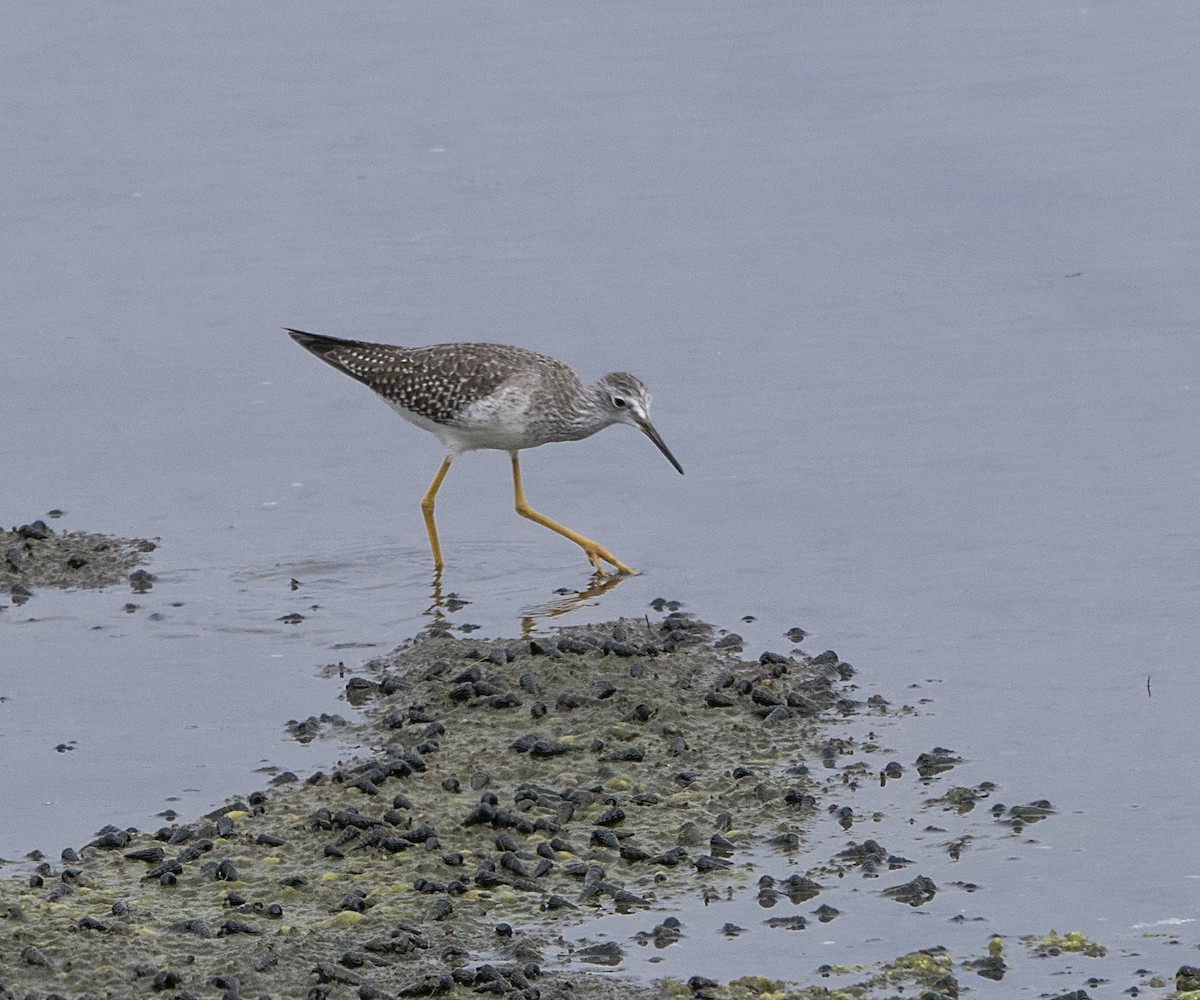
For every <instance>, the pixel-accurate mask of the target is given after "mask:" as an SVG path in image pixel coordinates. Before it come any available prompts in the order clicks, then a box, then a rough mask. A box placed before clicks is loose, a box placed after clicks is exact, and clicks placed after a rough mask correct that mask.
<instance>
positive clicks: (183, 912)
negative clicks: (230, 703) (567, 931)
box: [0, 613, 848, 997]
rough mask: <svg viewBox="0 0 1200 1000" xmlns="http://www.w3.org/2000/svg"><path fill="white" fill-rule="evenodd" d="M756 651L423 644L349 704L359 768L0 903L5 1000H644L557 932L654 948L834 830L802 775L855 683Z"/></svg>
mask: <svg viewBox="0 0 1200 1000" xmlns="http://www.w3.org/2000/svg"><path fill="white" fill-rule="evenodd" d="M714 638H716V640H717V642H716V645H714ZM737 651H738V644H737V642H736V638H734V639H732V640H731V639H730V638H729V637H724V638H722V637H719V636H717V637H714V635H713V632H712V630H711V629H710V628H709V627H708V626H707V625H703V624H702V623H699V622H696V621H694V620H693V619H691V618H690V617H688V616H687V615H684V614H678V613H676V614H670V615H667V616H666V617H665V618H663V619H662V620H661V621H658V622H656V623H654V624H649V623H648V622H647V621H641V620H634V621H622V622H616V623H609V624H607V625H604V626H597V627H594V628H583V629H569V630H565V631H564V632H562V633H561V634H560V635H559V636H557V637H555V638H554V639H541V640H538V639H535V640H533V641H532V642H519V641H515V640H514V641H507V642H506V641H499V642H495V641H493V642H481V641H474V640H471V639H460V638H453V637H451V635H450V634H449V633H448V632H446V631H433V632H431V633H429V634H426V635H423V636H422V637H420V638H418V639H416V640H414V641H413V642H411V643H409V644H408V645H407V646H406V647H404V648H403V649H401V650H399V651H398V652H396V653H395V654H393V655H392V656H389V657H386V658H380V659H376V660H373V661H371V662H370V663H368V664H367V665H366V666H365V668H364V669H363V670H362V671H361V672H360V673H359V674H358V675H357V676H354V677H352V678H350V679H349V681H348V683H347V697H348V698H349V699H350V700H351V701H352V702H354V703H357V704H358V705H360V706H361V707H362V712H361V715H360V717H359V718H358V719H357V720H355V721H352V722H350V724H349V727H345V726H343V727H339V737H340V738H342V739H343V740H344V739H345V737H346V732H347V728H349V729H351V730H352V731H353V732H354V734H355V735H356V736H357V738H358V739H359V740H360V741H361V743H362V746H363V748H364V754H363V756H362V757H360V758H357V759H353V760H348V761H345V762H342V763H341V764H339V765H338V766H336V767H334V768H332V769H330V770H328V771H326V772H318V773H315V774H312V775H308V776H305V777H303V778H301V777H299V776H297V775H293V774H290V773H283V774H277V775H275V776H274V778H273V779H272V780H271V782H270V784H269V786H268V787H267V788H265V789H264V790H261V791H258V792H255V793H254V794H252V795H248V796H246V797H245V798H243V799H239V800H236V801H233V802H230V803H229V804H228V805H227V806H225V807H223V808H222V809H220V810H218V811H217V812H215V813H213V814H211V815H209V816H207V817H205V818H204V819H202V820H200V821H197V822H194V823H186V824H173V825H170V826H165V827H164V828H162V829H161V830H158V831H146V832H137V831H133V830H127V829H119V828H116V827H108V828H105V829H104V830H102V831H100V833H99V835H98V836H97V838H96V839H95V840H94V841H93V842H92V843H90V844H89V845H87V846H85V847H83V848H82V849H81V850H79V851H78V852H66V853H65V857H64V858H63V860H62V862H61V863H55V864H50V863H48V862H43V863H42V864H41V865H40V866H39V868H38V870H37V871H36V872H35V873H34V874H33V875H32V876H25V877H21V878H12V879H9V880H7V881H6V882H4V883H2V884H0V897H2V898H0V918H2V919H0V970H3V973H2V974H0V984H2V987H3V988H2V989H0V996H5V997H7V996H24V995H26V994H27V993H33V994H34V995H37V996H48V995H51V994H53V993H58V994H60V995H70V996H88V997H102V996H103V997H109V996H112V997H115V996H129V995H136V996H141V995H146V996H152V995H164V994H165V995H170V996H189V995H192V996H205V995H225V996H237V995H247V996H263V995H267V996H279V997H283V996H305V995H309V996H320V997H351V996H354V997H360V996H361V997H369V996H378V997H386V996H415V995H432V994H438V995H456V994H461V995H463V996H467V995H474V994H475V993H477V992H479V991H483V992H490V993H498V994H501V995H510V994H514V993H515V994H518V995H527V996H530V997H533V996H537V995H539V994H540V995H541V996H556V995H566V993H565V992H564V991H572V990H573V987H572V985H571V984H572V983H574V984H575V985H576V986H578V985H580V984H583V983H586V984H587V995H598V994H597V993H596V992H595V991H599V990H611V991H612V992H613V995H623V996H636V995H638V993H639V991H640V990H641V989H642V988H641V987H635V986H633V985H631V984H629V983H627V982H624V981H616V980H613V979H611V978H610V977H606V976H603V975H598V974H592V975H589V974H586V973H583V974H581V973H577V972H569V971H563V970H562V968H561V964H560V962H559V961H558V956H559V952H560V950H561V944H560V941H559V932H560V930H562V929H564V928H567V927H569V926H571V925H572V924H573V923H578V922H579V921H580V920H581V919H582V918H584V917H585V916H588V915H591V914H595V913H597V912H604V911H624V912H628V911H634V910H644V911H646V912H647V914H648V921H647V926H648V927H652V926H653V925H654V924H655V920H654V919H653V918H652V916H651V913H652V911H653V909H654V907H656V906H657V905H659V904H662V903H664V902H667V901H669V900H671V899H673V898H675V897H677V896H679V895H680V894H681V893H683V892H694V891H695V890H696V888H697V886H698V885H700V886H704V885H705V884H708V883H711V891H712V892H714V893H716V892H718V891H721V890H720V889H719V888H718V887H724V886H726V885H727V884H729V883H730V882H731V881H735V882H736V881H738V880H739V878H740V879H741V880H743V881H744V880H745V879H746V878H747V877H748V876H746V875H745V874H744V873H743V874H739V872H738V870H737V865H736V863H735V862H734V861H733V860H731V859H732V858H733V856H734V854H735V852H736V851H737V850H738V849H739V847H744V846H747V845H749V844H752V843H754V844H760V845H763V846H768V845H771V844H774V845H776V846H777V847H778V848H779V849H781V850H788V849H791V848H794V847H795V845H797V844H798V843H799V842H800V840H801V839H802V838H803V835H804V826H805V822H806V817H808V816H810V815H811V814H812V813H813V811H814V809H815V808H816V804H817V803H816V798H815V796H814V794H813V791H814V786H813V784H812V782H811V780H810V778H809V777H808V775H807V773H806V772H807V769H806V767H805V766H804V765H803V763H802V762H803V761H804V760H806V759H810V758H811V757H812V756H813V755H814V754H817V753H819V752H820V747H819V746H817V745H816V738H817V736H816V734H817V732H818V731H819V728H820V723H819V721H818V719H819V716H820V715H821V714H822V713H823V712H826V711H828V710H830V709H832V708H833V706H834V705H835V704H836V702H837V699H838V688H839V685H840V684H841V683H842V681H843V679H844V678H845V677H846V676H847V675H848V667H847V666H846V665H843V664H839V663H838V661H837V658H836V656H833V655H832V654H830V655H827V656H825V657H824V658H818V660H819V662H818V661H812V660H807V659H798V658H793V657H789V656H785V655H782V654H775V655H773V656H769V657H767V656H764V658H763V662H758V663H745V662H742V661H741V660H740V659H739V658H738V655H737ZM313 725H317V726H318V727H319V720H307V721H305V722H298V723H295V724H294V725H293V730H294V732H295V733H296V735H297V737H298V738H304V736H305V735H306V734H308V733H309V730H310V729H311V727H312V726H313ZM596 960H597V961H598V962H601V963H603V961H604V956H603V955H599V956H597V957H596ZM644 989H645V995H647V996H649V995H660V994H661V990H660V989H659V988H657V987H645V988H644ZM521 991H525V992H524V994H522V992H521ZM574 995H578V993H574Z"/></svg>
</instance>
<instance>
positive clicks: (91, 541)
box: [0, 510, 156, 604]
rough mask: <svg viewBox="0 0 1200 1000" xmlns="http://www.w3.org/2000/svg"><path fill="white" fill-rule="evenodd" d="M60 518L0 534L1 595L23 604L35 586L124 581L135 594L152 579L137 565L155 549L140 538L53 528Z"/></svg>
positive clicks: (55, 513) (93, 585) (55, 514)
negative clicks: (53, 523) (130, 586)
mask: <svg viewBox="0 0 1200 1000" xmlns="http://www.w3.org/2000/svg"><path fill="white" fill-rule="evenodd" d="M61 516H62V512H61V511H57V510H54V511H50V512H49V513H48V514H47V515H46V516H45V517H44V518H38V519H36V520H34V521H31V522H29V523H27V524H21V525H18V526H15V527H13V528H11V529H9V530H8V531H0V594H3V595H7V597H8V598H9V600H11V601H12V603H13V604H23V603H24V602H25V601H27V600H29V598H30V597H32V596H33V594H34V592H35V591H36V590H37V588H39V587H61V588H65V587H85V588H96V587H107V586H111V585H112V584H115V583H120V582H122V581H124V580H127V579H128V580H129V582H130V583H131V584H133V586H134V588H135V590H136V589H139V588H143V589H144V588H148V587H149V586H150V584H151V582H152V580H153V577H152V576H151V575H150V573H148V572H147V571H146V570H144V569H139V568H138V567H139V566H141V564H142V563H144V562H145V561H146V559H147V557H148V556H149V554H150V553H151V552H153V551H154V549H155V548H156V545H155V543H154V542H152V541H150V540H148V539H144V538H114V537H112V536H110V535H100V534H95V533H93V532H88V531H62V530H55V528H54V527H52V526H51V522H54V521H57V520H58V518H60V517H61Z"/></svg>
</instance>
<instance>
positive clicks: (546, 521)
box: [430, 453, 637, 576]
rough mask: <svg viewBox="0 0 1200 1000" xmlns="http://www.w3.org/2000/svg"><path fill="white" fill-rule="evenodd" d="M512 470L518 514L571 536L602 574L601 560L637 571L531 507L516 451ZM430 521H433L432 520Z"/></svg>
mask: <svg viewBox="0 0 1200 1000" xmlns="http://www.w3.org/2000/svg"><path fill="white" fill-rule="evenodd" d="M447 462H449V460H448V459H447ZM512 472H513V500H514V501H515V503H516V508H517V513H518V514H520V515H521V516H522V517H527V518H529V520H531V521H535V522H536V523H538V524H540V525H541V526H542V527H543V528H549V529H550V530H551V531H553V532H557V533H558V534H560V535H562V536H563V538H569V539H570V540H571V541H573V542H574V543H575V544H576V545H578V546H579V547H580V548H581V549H583V551H584V552H585V553H587V557H588V559H590V560H591V562H592V565H593V566H595V567H596V572H597V573H599V574H600V575H601V576H607V575H608V574H607V573H605V572H604V565H603V563H602V562H601V560H603V561H604V562H606V563H608V564H609V565H611V566H615V567H616V568H617V569H618V570H620V571H621V572H622V573H636V572H637V570H635V569H631V568H630V567H629V566H626V565H625V564H624V563H623V562H621V560H620V559H618V558H617V557H616V556H614V555H613V554H612V553H611V552H609V551H608V549H606V548H604V547H603V546H602V545H600V544H599V543H597V542H593V541H592V540H591V539H590V538H584V536H583V535H580V534H578V533H577V532H574V531H572V530H571V529H570V528H567V527H564V526H563V525H561V524H559V523H558V522H557V521H552V520H550V518H548V517H547V516H546V515H545V514H539V513H538V512H537V511H536V510H534V509H533V508H532V507H530V506H529V501H527V500H526V499H525V487H523V486H522V485H521V459H520V457H519V456H518V455H517V454H515V453H514V454H513V457H512ZM437 482H438V480H434V484H435V485H436V484H437ZM432 510H433V505H432V503H431V504H430V511H432ZM430 523H432V521H431V522H430Z"/></svg>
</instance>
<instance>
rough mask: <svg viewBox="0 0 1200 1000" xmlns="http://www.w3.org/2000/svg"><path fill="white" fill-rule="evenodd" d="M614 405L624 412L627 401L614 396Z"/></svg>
mask: <svg viewBox="0 0 1200 1000" xmlns="http://www.w3.org/2000/svg"><path fill="white" fill-rule="evenodd" d="M612 404H613V406H615V407H616V408H617V409H618V410H623V409H625V400H623V399H622V398H621V397H620V396H613V398H612Z"/></svg>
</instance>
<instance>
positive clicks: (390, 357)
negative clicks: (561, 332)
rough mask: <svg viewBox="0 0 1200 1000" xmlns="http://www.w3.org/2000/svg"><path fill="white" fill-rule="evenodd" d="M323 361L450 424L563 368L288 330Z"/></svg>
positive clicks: (501, 349)
mask: <svg viewBox="0 0 1200 1000" xmlns="http://www.w3.org/2000/svg"><path fill="white" fill-rule="evenodd" d="M288 333H290V334H291V335H292V338H293V339H294V340H295V341H296V342H297V343H299V344H300V345H301V346H303V347H305V348H306V349H308V350H309V351H311V352H312V353H313V354H315V355H316V356H317V357H319V358H320V359H321V360H322V361H324V362H326V363H327V364H329V365H332V366H333V367H334V368H336V369H338V371H341V372H345V373H346V374H347V375H349V376H350V377H351V378H355V379H357V380H358V381H359V382H362V383H363V384H364V385H366V386H369V387H370V388H371V389H373V390H374V391H375V392H377V393H378V394H379V395H380V396H382V397H383V398H384V399H385V400H387V401H388V402H389V403H390V404H391V405H393V406H397V407H401V408H403V409H405V410H408V411H409V412H411V413H415V414H417V415H419V416H422V417H424V418H425V419H427V420H432V421H433V422H435V423H439V424H449V423H451V422H452V421H453V420H454V417H455V415H456V414H458V413H459V412H460V411H461V410H463V409H464V408H465V407H468V406H470V405H471V404H472V403H474V402H476V401H478V400H480V399H483V398H484V397H486V396H488V395H490V394H491V393H493V392H495V391H496V389H498V388H499V387H501V386H502V385H504V384H505V383H506V382H507V381H508V380H509V379H511V378H513V377H514V376H518V375H520V374H522V373H526V372H528V371H529V370H530V369H531V368H544V367H546V366H552V367H554V368H563V369H565V370H566V371H568V372H569V371H570V369H567V368H566V366H565V365H563V364H562V363H561V362H558V361H555V360H554V359H553V358H550V357H547V356H546V355H543V354H537V353H535V352H533V351H526V350H524V349H522V348H519V347H509V346H506V345H503V344H471V343H464V344H435V345H433V346H431V347H396V346H394V345H391V344H373V343H369V342H367V341H360V340H341V339H339V338H337V337H323V336H320V335H318V334H313V333H304V332H302V331H300V330H288Z"/></svg>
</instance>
